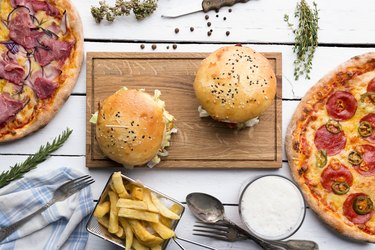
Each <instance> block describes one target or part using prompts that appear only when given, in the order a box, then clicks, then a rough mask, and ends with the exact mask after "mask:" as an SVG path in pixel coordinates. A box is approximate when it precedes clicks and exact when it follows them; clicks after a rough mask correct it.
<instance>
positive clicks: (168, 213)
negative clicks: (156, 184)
mask: <svg viewBox="0 0 375 250" xmlns="http://www.w3.org/2000/svg"><path fill="white" fill-rule="evenodd" d="M151 200H152V203H154V205H155V206H156V207H157V209H158V210H159V213H160V214H161V215H163V216H164V217H166V218H169V219H172V220H179V219H180V216H178V215H177V214H175V213H174V212H172V211H171V210H169V209H168V208H167V207H166V206H164V204H163V203H161V202H160V200H159V199H158V198H157V197H156V195H154V194H153V193H151Z"/></svg>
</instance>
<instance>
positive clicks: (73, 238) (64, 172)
mask: <svg viewBox="0 0 375 250" xmlns="http://www.w3.org/2000/svg"><path fill="white" fill-rule="evenodd" d="M82 175H84V173H81V172H80V171H78V170H75V169H70V168H65V167H63V168H57V169H56V168H54V169H53V171H45V170H44V171H37V170H35V171H32V172H30V173H28V174H26V175H25V177H24V178H22V179H20V180H18V181H15V182H12V183H10V184H9V185H7V186H5V187H3V188H1V189H0V228H3V227H5V226H8V225H10V224H13V223H14V222H17V221H18V220H20V219H22V218H23V217H25V216H27V215H28V214H30V213H32V212H33V211H36V210H37V209H38V208H40V207H42V206H43V205H44V204H46V203H47V202H48V201H49V200H50V199H51V198H52V196H53V192H54V191H55V190H56V189H57V188H58V187H59V186H60V185H61V184H63V183H64V182H66V181H68V180H72V179H75V178H77V177H79V176H82ZM93 208H94V202H93V199H92V194H91V188H90V187H86V188H84V189H82V190H81V191H80V192H78V193H76V194H73V195H72V196H70V197H69V198H68V199H66V200H64V201H60V202H57V203H55V204H54V205H52V206H51V207H50V208H48V209H47V210H45V211H44V212H42V213H41V214H40V215H37V216H35V217H34V218H33V219H31V220H30V221H29V222H27V223H26V224H24V225H23V226H22V227H20V229H18V230H17V231H16V232H14V233H13V234H11V235H10V236H8V238H6V239H5V240H4V241H3V242H0V249H1V250H3V249H7V250H8V249H46V250H50V249H69V250H71V249H84V248H85V245H86V242H87V239H88V233H87V231H86V228H85V226H86V223H87V220H88V215H89V214H90V213H91V211H92V210H93Z"/></svg>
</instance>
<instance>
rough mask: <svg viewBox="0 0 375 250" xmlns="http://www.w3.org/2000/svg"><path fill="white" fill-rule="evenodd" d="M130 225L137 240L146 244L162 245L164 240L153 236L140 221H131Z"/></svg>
mask: <svg viewBox="0 0 375 250" xmlns="http://www.w3.org/2000/svg"><path fill="white" fill-rule="evenodd" d="M129 224H130V226H131V227H132V229H133V232H134V234H135V235H136V237H137V239H139V240H140V241H142V242H143V243H144V244H147V245H148V246H149V245H153V246H155V245H157V244H160V243H161V242H162V241H163V240H162V239H161V238H159V237H157V236H155V235H153V234H151V233H150V232H149V231H147V229H146V228H145V227H144V226H143V225H142V224H141V223H140V222H139V221H138V220H132V219H130V220H129Z"/></svg>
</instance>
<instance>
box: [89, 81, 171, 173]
mask: <svg viewBox="0 0 375 250" xmlns="http://www.w3.org/2000/svg"><path fill="white" fill-rule="evenodd" d="M159 96H160V92H159V91H155V95H154V96H151V95H149V94H147V93H146V92H145V91H143V90H135V89H129V90H128V89H127V88H122V89H120V90H118V91H117V92H116V93H114V94H113V95H111V96H109V97H107V98H106V99H105V100H104V101H103V102H101V104H100V105H99V110H98V113H97V117H96V116H95V119H92V120H96V121H94V122H96V140H97V142H98V144H99V147H100V149H101V151H102V152H103V153H104V154H105V155H106V156H107V157H109V158H110V159H112V160H114V161H116V162H118V163H121V164H123V165H124V166H129V167H131V166H139V165H144V164H148V165H149V166H153V165H156V164H157V163H158V162H159V161H160V158H158V154H162V155H163V156H165V155H166V153H165V150H164V148H165V147H167V146H169V139H170V134H171V133H173V132H175V131H173V128H174V126H173V120H174V118H173V116H172V115H170V114H169V113H168V112H167V111H165V109H164V102H163V101H161V100H160V99H159ZM174 130H175V129H174Z"/></svg>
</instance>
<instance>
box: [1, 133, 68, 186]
mask: <svg viewBox="0 0 375 250" xmlns="http://www.w3.org/2000/svg"><path fill="white" fill-rule="evenodd" d="M72 132H73V130H71V129H69V128H67V129H66V130H65V131H64V132H63V133H62V134H61V135H59V136H58V137H57V138H55V139H54V140H53V141H52V143H49V142H47V144H46V145H44V146H41V147H40V148H39V151H38V152H37V153H36V154H34V155H30V156H29V157H27V159H26V160H25V161H24V162H22V163H17V164H16V165H14V166H13V167H10V169H9V170H7V171H4V172H2V173H1V174H0V188H2V187H4V186H6V185H8V184H9V183H10V182H11V181H14V180H17V179H20V178H22V177H23V175H24V174H25V173H27V172H29V171H30V170H33V169H34V168H36V167H37V165H38V164H39V163H41V162H43V161H45V160H46V159H47V158H48V156H49V155H50V154H51V153H52V152H54V151H56V150H57V149H59V148H60V147H61V146H62V145H63V144H64V142H65V141H66V140H68V138H69V136H70V135H71V134H72Z"/></svg>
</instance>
